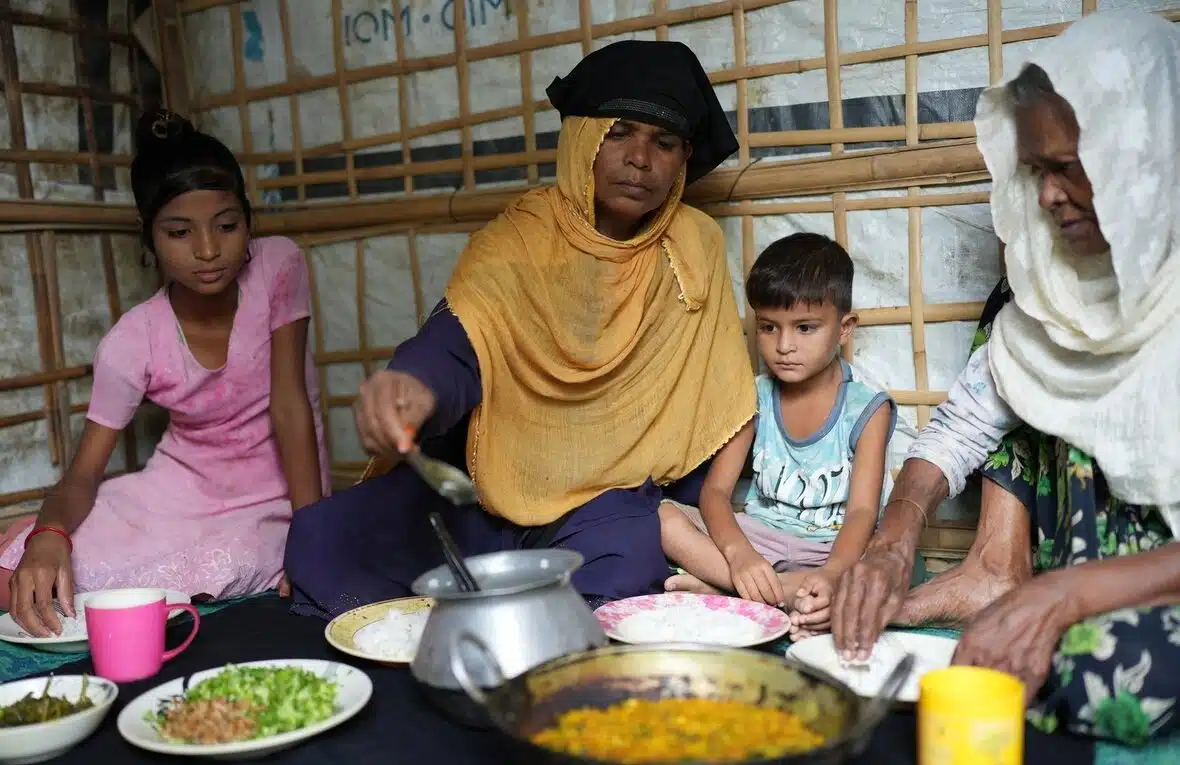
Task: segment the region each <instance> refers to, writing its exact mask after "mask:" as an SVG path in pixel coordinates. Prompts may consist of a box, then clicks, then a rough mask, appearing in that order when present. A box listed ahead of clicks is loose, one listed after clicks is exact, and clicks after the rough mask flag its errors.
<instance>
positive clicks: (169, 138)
mask: <svg viewBox="0 0 1180 765" xmlns="http://www.w3.org/2000/svg"><path fill="white" fill-rule="evenodd" d="M194 133H196V128H195V127H193V123H191V122H189V121H188V120H187V119H185V118H184V117H182V116H180V115H179V114H177V113H176V112H172V111H169V110H167V109H162V108H161V109H152V110H148V111H146V112H144V113H143V114H142V115H140V118H139V123H138V124H137V125H136V126H135V150H136V152H137V153H143V152H145V151H151V150H152V149H153V148H163V147H165V146H167V145H168V144H170V143H173V142H174V141H179V140H183V139H184V138H186V137H188V136H191V135H192V134H194Z"/></svg>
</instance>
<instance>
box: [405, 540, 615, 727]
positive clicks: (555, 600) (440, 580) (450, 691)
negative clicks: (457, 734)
mask: <svg viewBox="0 0 1180 765" xmlns="http://www.w3.org/2000/svg"><path fill="white" fill-rule="evenodd" d="M582 560H583V558H582V556H581V554H579V553H577V552H574V551H573V550H562V549H545V550H508V551H505V552H498V553H490V554H488V555H477V556H475V557H472V558H468V559H466V563H467V567H468V568H469V569H470V570H471V573H472V575H473V576H474V577H475V579H476V581H477V582H478V583H479V587H480V589H479V590H478V591H477V592H465V591H463V590H461V589H460V588H459V585H458V583H457V582H456V581H455V578H454V576H453V575H452V574H451V571H450V569H448V568H447V567H446V566H445V565H443V566H438V567H437V568H433V569H431V570H430V571H427V572H426V573H425V574H423V575H422V576H420V577H418V578H417V579H416V580H414V583H413V585H412V589H413V591H414V593H415V594H416V595H421V596H425V597H430V598H434V600H435V606H434V608H433V610H432V611H431V613H430V617H429V618H428V619H427V621H426V627H425V628H424V629H423V631H422V638H421V640H420V641H419V643H418V651H417V653H416V654H415V656H414V660H413V662H412V663H411V665H410V671H411V673H412V674H413V676H414V679H415V680H416V681H418V683H419V684H420V685H421V687H422V688H423V690H425V691H426V694H427V697H428V698H430V700H431V701H432V702H434V703H435V704H436V705H438V706H440V707H441V708H442V709H443V711H445V712H447V713H449V714H450V715H451V716H453V717H455V718H457V719H459V720H460V721H461V722H464V723H467V724H471V725H478V726H481V727H483V726H486V725H488V724H489V721H488V719H487V715H486V712H485V711H484V710H483V709H482V708H481V707H480V706H479V705H475V704H472V703H471V702H470V700H469V699H468V698H467V694H465V693H464V692H463V690H462V686H461V685H460V682H459V680H458V679H457V678H456V677H455V674H454V672H453V671H452V669H451V668H452V666H453V661H452V657H454V656H455V655H456V654H458V657H459V658H460V659H461V660H462V661H463V666H465V667H468V668H469V673H470V675H471V679H472V682H474V683H475V684H476V685H479V686H481V687H485V688H492V687H495V686H497V685H498V684H499V683H500V682H503V679H502V678H503V677H508V678H512V677H516V676H518V675H523V674H524V673H525V672H527V671H529V670H530V669H532V668H533V667H536V666H538V665H540V664H544V663H545V662H547V661H550V660H552V659H556V658H558V657H561V656H565V655H567V654H571V653H577V652H580V651H585V650H589V649H591V648H597V647H600V646H604V645H606V644H607V637H606V633H604V632H603V630H602V625H600V624H599V623H598V619H596V618H595V616H594V613H593V612H592V611H591V610H590V607H589V606H588V605H587V604H586V601H585V600H584V599H583V598H582V596H581V595H580V594H578V592H577V590H575V589H574V587H573V585H572V584H571V583H570V577H571V576H572V575H573V573H574V572H575V571H577V570H578V569H579V568H580V567H581V565H582ZM461 635H473V636H474V637H476V638H477V639H478V640H479V642H480V643H481V644H482V645H483V646H486V648H487V652H488V656H490V657H491V659H492V660H494V664H492V663H491V662H488V661H487V660H486V657H485V654H483V652H482V651H480V650H477V649H475V648H473V646H472V645H471V644H470V642H464V641H462V640H460V636H461ZM496 665H498V668H499V669H500V670H501V671H502V673H503V675H501V673H500V672H497V666H496Z"/></svg>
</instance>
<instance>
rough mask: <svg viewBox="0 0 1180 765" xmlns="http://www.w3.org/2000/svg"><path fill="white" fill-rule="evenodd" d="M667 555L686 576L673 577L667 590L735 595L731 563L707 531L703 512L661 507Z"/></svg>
mask: <svg viewBox="0 0 1180 765" xmlns="http://www.w3.org/2000/svg"><path fill="white" fill-rule="evenodd" d="M660 540H661V543H662V544H663V547H664V554H665V555H667V556H668V557H669V558H671V559H672V561H673V562H675V563H676V565H678V566H680V567H681V568H683V569H684V570H685V571H686V572H688V573H687V574H677V575H675V576H671V577H669V578H668V580H667V581H666V582H665V583H664V588H665V589H667V590H669V591H672V590H682V591H688V592H709V593H714V592H721V591H724V592H732V591H733V582H732V581H731V580H730V578H729V562H728V561H727V560H725V556H724V555H722V554H721V551H720V550H718V549H717V545H715V544H713V540H712V539H710V538H709V535H708V533H707V532H706V531H705V522H704V520H703V519H702V518H701V514H700V511H698V510H696V509H695V508H691V507H687V506H684V505H679V504H677V503H675V502H668V501H665V502H661V503H660Z"/></svg>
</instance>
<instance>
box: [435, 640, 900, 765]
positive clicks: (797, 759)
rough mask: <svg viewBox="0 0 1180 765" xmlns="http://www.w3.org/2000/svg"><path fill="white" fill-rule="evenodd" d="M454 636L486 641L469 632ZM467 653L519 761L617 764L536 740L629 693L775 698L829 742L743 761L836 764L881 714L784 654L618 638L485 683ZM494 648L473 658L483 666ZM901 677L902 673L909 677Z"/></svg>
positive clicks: (473, 693) (458, 662) (471, 685)
mask: <svg viewBox="0 0 1180 765" xmlns="http://www.w3.org/2000/svg"><path fill="white" fill-rule="evenodd" d="M456 640H457V642H459V643H462V644H464V645H469V646H470V647H471V648H472V649H474V650H475V651H477V652H478V651H481V650H483V649H484V648H486V646H482V645H481V642H482V641H481V640H480V638H478V637H476V636H475V635H472V634H461V635H459V636H458V637H457V638H456ZM468 655H469V653H468V652H466V651H465V652H463V653H459V652H456V653H455V654H453V656H454V659H453V661H454V667H453V671H454V674H455V675H456V676H457V677H458V678H459V679H460V681H461V682H462V683H463V686H464V689H465V690H466V692H467V693H468V695H470V697H471V699H472V701H474V702H475V703H478V704H480V705H482V706H483V707H484V708H485V709H486V710H487V713H488V716H489V717H490V719H491V721H492V723H493V724H494V725H495V727H496V728H498V729H499V730H500V731H501V732H503V733H505V734H507V735H508V736H509V737H511V738H512V739H513V740H514V741H515V742H516V744H517V746H518V747H520V761H521V762H529V763H538V764H544V765H615V764H612V763H604V762H602V761H600V760H592V759H590V758H588V757H582V756H576V755H570V754H564V753H560V752H555V751H552V750H549V749H545V748H543V747H539V746H537V745H536V744H533V743H532V742H531V741H530V740H529V739H530V737H531V736H533V735H535V734H536V733H539V732H540V731H542V730H545V729H546V728H549V727H552V726H553V725H555V724H556V722H557V719H558V718H559V717H560V716H561V715H562V714H563V713H565V712H568V711H570V710H572V709H579V708H585V707H597V708H603V707H608V706H611V705H612V704H617V703H619V702H621V701H624V700H626V699H630V698H647V699H660V698H670V697H671V698H693V697H703V698H713V699H729V700H734V701H741V702H744V703H747V704H751V705H755V706H771V707H776V708H779V709H785V710H788V711H791V712H794V713H795V714H798V715H799V716H800V717H802V718H803V720H804V721H805V722H806V723H807V725H808V727H810V728H811V729H812V730H814V731H815V732H816V733H819V734H821V735H823V736H824V738H825V740H826V743H825V744H824V745H823V746H821V747H819V748H817V749H813V750H811V751H808V752H802V753H799V754H792V755H787V756H784V757H780V758H777V759H773V760H747V761H745V762H744V763H743V765H803V764H804V763H806V765H836V764H837V763H843V762H845V761H846V760H848V759H850V758H852V757H854V756H856V755H858V754H860V753H862V752H863V751H864V749H865V747H866V746H867V745H868V742H869V738H870V737H871V736H872V732H873V729H874V728H875V727H876V723H878V722H880V718H879V716H878V715H880V714H882V713H883V709H882V708H881V707H880V706H877V707H875V706H874V702H873V701H872V700H869V699H862V698H861V697H859V696H857V695H856V693H855V692H853V691H852V689H851V688H849V687H848V686H847V685H845V684H843V683H841V682H840V681H839V680H836V679H835V678H833V677H832V676H830V675H828V674H826V673H824V672H820V671H819V670H816V669H812V668H810V667H805V666H802V665H799V664H795V663H793V662H791V661H789V660H787V659H784V658H783V657H779V656H775V655H773V654H768V653H762V652H759V651H748V650H742V649H736V648H713V647H708V646H701V645H691V644H678V643H677V644H661V645H657V644H648V645H613V646H610V647H609V648H601V649H597V650H592V651H587V652H583V653H580V654H576V655H572V656H566V657H564V658H560V659H555V660H553V661H550V662H546V663H545V664H542V665H540V666H537V667H534V668H532V669H530V670H529V671H527V672H525V673H524V674H523V675H518V676H516V677H514V678H511V679H504V678H501V679H500V682H499V684H498V685H497V687H495V688H494V689H492V690H485V689H484V688H481V687H480V686H479V685H477V684H476V683H475V682H474V678H473V677H472V676H471V675H470V673H468V672H467V666H466V657H467V656H468ZM492 663H493V660H492V659H491V658H490V656H489V655H487V654H485V655H484V656H482V657H481V659H479V660H477V661H476V662H473V664H477V666H479V667H480V668H481V669H483V668H486V667H487V666H489V665H490V664H492ZM905 672H906V674H908V670H906V671H905ZM902 680H904V676H903V677H902Z"/></svg>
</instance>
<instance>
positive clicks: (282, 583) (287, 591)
mask: <svg viewBox="0 0 1180 765" xmlns="http://www.w3.org/2000/svg"><path fill="white" fill-rule="evenodd" d="M279 597H280V598H289V597H291V580H290V579H288V578H287V572H286V571H284V572H283V575H282V576H280V577H279Z"/></svg>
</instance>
